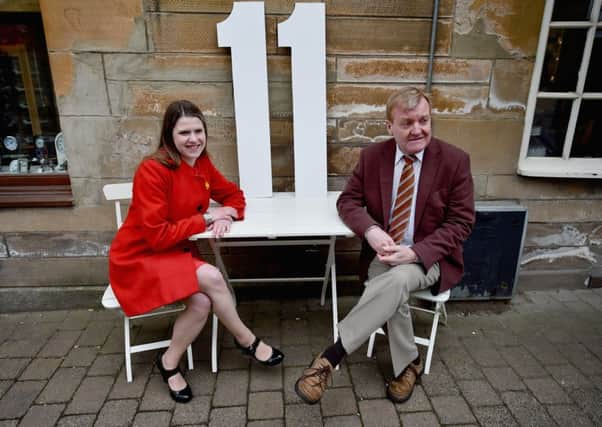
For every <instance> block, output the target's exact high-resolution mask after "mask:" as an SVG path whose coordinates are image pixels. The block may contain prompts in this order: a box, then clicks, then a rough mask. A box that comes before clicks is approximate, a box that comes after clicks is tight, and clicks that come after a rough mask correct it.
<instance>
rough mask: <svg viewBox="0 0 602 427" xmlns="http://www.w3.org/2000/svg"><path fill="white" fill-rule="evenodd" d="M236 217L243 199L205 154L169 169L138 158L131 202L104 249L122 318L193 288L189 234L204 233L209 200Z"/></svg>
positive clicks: (194, 256) (195, 286)
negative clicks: (191, 163)
mask: <svg viewBox="0 0 602 427" xmlns="http://www.w3.org/2000/svg"><path fill="white" fill-rule="evenodd" d="M210 198H211V199H213V200H215V201H216V202H219V203H221V204H222V205H224V206H231V207H233V208H235V209H236V211H237V212H238V218H239V219H242V218H243V215H244V208H245V198H244V196H243V193H242V191H241V190H240V188H238V186H237V185H236V184H234V183H232V182H230V181H228V180H227V179H226V178H224V176H223V175H222V174H221V173H219V171H218V170H217V169H216V168H215V166H213V164H212V163H211V160H209V157H208V156H206V155H203V156H201V157H199V159H197V161H196V163H195V164H194V167H191V166H190V165H188V164H187V163H185V162H182V163H181V165H180V166H179V167H178V168H177V169H169V168H167V167H165V166H163V165H162V164H161V163H159V162H158V161H156V160H150V159H149V160H144V161H143V162H142V163H141V164H140V166H139V167H138V169H137V170H136V174H135V175H134V184H133V196H132V203H131V205H130V208H129V212H128V215H127V218H126V220H125V222H124V223H123V225H122V226H121V228H120V229H119V231H118V232H117V235H116V236H115V239H114V240H113V242H112V244H111V249H110V251H109V280H110V282H111V287H112V288H113V292H114V293H115V296H116V297H117V300H118V301H119V304H120V305H121V308H122V309H123V311H124V312H125V314H127V315H128V316H133V315H137V314H142V313H146V312H148V311H150V310H153V309H155V308H157V307H160V306H162V305H165V304H171V303H173V302H175V301H179V300H182V299H184V298H187V297H189V296H190V295H192V294H194V293H196V292H198V291H199V285H198V282H197V278H196V273H195V272H196V267H197V266H198V265H199V262H202V261H200V257H199V255H198V252H197V250H196V247H195V245H194V243H193V242H190V241H188V240H187V239H188V237H190V236H191V235H192V234H195V233H200V232H203V231H205V228H206V225H205V220H204V219H203V213H205V212H206V211H207V207H208V206H209V199H210Z"/></svg>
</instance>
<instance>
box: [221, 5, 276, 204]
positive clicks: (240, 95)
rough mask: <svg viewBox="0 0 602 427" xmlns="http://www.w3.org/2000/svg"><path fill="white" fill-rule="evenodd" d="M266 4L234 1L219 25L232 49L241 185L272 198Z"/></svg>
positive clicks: (253, 193)
mask: <svg viewBox="0 0 602 427" xmlns="http://www.w3.org/2000/svg"><path fill="white" fill-rule="evenodd" d="M265 40H266V39H265V22H264V7H263V2H234V5H233V7H232V12H231V13H230V15H229V16H228V18H226V20H225V21H222V22H220V23H218V24H217V44H218V46H220V47H230V49H231V54H232V86H233V89H234V114H235V118H236V140H237V144H236V145H237V152H238V174H239V177H240V186H241V188H242V189H243V190H244V191H245V194H246V195H247V196H249V197H271V196H272V162H271V153H270V114H269V106H268V72H267V54H266V43H265Z"/></svg>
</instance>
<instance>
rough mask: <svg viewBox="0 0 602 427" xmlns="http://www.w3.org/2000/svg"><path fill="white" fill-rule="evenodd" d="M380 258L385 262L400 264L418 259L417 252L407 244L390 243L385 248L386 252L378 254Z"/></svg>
mask: <svg viewBox="0 0 602 427" xmlns="http://www.w3.org/2000/svg"><path fill="white" fill-rule="evenodd" d="M377 256H378V260H379V261H380V262H382V263H384V264H389V265H400V264H410V263H413V262H416V261H417V260H418V256H417V255H416V252H414V251H413V250H412V248H410V247H409V246H405V245H395V244H393V245H388V246H386V247H385V248H384V254H380V253H379V254H377Z"/></svg>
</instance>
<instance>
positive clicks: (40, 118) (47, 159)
mask: <svg viewBox="0 0 602 427" xmlns="http://www.w3.org/2000/svg"><path fill="white" fill-rule="evenodd" d="M0 141H1V143H0V176H1V175H6V174H9V175H12V174H28V175H34V174H66V172H67V167H68V162H67V160H66V157H65V153H64V143H63V138H62V134H61V132H60V126H59V121H58V115H57V108H56V104H55V100H54V93H53V87H52V79H51V75H50V67H49V64H48V53H47V49H46V45H45V42H44V32H43V28H42V22H41V18H40V16H39V14H33V13H31V14H30V13H18V14H17V13H7V14H0Z"/></svg>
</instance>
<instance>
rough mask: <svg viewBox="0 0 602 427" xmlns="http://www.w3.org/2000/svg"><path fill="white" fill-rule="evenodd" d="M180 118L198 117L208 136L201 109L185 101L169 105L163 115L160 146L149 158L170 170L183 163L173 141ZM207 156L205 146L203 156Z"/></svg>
mask: <svg viewBox="0 0 602 427" xmlns="http://www.w3.org/2000/svg"><path fill="white" fill-rule="evenodd" d="M180 117H197V118H198V119H199V120H200V121H201V122H202V123H203V127H204V128H205V135H207V136H208V134H207V121H206V120H205V116H204V115H203V113H202V111H201V109H200V108H199V107H197V106H196V105H195V104H193V103H192V102H190V101H187V100H185V99H182V100H179V101H174V102H172V103H171V104H169V105H168V106H167V109H166V110H165V114H164V115H163V125H162V126H161V137H160V139H159V146H158V147H157V149H156V150H155V152H154V153H152V154H150V155H149V156H148V157H147V158H149V159H155V160H157V161H158V162H159V163H161V164H162V165H164V166H167V167H168V168H170V169H177V168H178V167H179V166H180V163H181V162H182V159H181V157H180V153H179V152H178V150H177V148H176V145H175V144H174V141H173V129H174V127H175V126H176V122H177V121H178V120H179V119H180ZM206 155H207V147H206V146H205V149H204V150H203V153H202V154H201V156H206Z"/></svg>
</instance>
